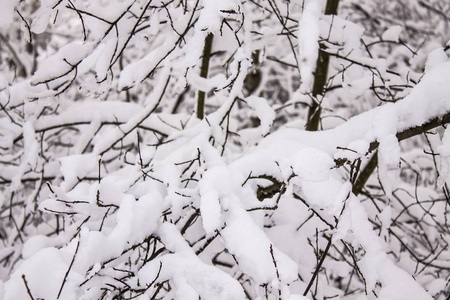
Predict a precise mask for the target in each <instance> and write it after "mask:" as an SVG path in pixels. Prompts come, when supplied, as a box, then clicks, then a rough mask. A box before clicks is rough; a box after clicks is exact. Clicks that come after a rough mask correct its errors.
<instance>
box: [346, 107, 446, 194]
mask: <svg viewBox="0 0 450 300" xmlns="http://www.w3.org/2000/svg"><path fill="white" fill-rule="evenodd" d="M448 123H450V113H447V114H445V115H444V116H442V117H436V118H434V119H431V120H430V121H428V122H426V123H424V124H422V125H421V126H414V127H411V128H408V129H405V130H403V131H401V132H398V133H397V135H396V136H397V139H398V140H399V141H403V140H406V139H408V138H411V137H413V136H416V135H419V134H422V133H425V132H427V131H429V130H431V129H433V128H436V127H439V126H441V125H444V124H448ZM379 144H380V143H379V142H378V141H375V142H372V143H371V144H370V148H369V151H374V150H376V149H377V148H378V146H379ZM377 165H378V155H377V153H376V152H375V153H374V155H373V157H372V158H371V159H370V161H369V163H368V164H367V165H366V166H365V167H364V169H363V170H362V171H361V173H360V174H359V176H358V179H356V181H355V184H354V185H353V190H352V191H353V193H354V194H355V195H358V194H359V193H360V192H361V190H362V189H363V188H364V185H365V184H366V182H367V180H369V177H370V175H371V174H372V173H373V171H375V168H376V167H377Z"/></svg>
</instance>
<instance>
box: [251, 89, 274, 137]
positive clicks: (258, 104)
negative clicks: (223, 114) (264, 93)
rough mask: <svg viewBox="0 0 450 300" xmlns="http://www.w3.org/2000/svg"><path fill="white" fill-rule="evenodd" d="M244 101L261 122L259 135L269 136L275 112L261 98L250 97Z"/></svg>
mask: <svg viewBox="0 0 450 300" xmlns="http://www.w3.org/2000/svg"><path fill="white" fill-rule="evenodd" d="M245 101H246V102H247V104H248V105H249V106H250V107H251V108H252V109H253V110H254V111H255V113H256V116H257V117H258V119H259V120H260V122H261V125H260V129H261V135H262V136H265V135H267V134H269V132H270V129H271V128H272V124H273V121H274V120H275V111H274V110H273V108H272V107H271V106H270V105H269V103H267V100H266V99H264V98H261V97H257V96H250V97H247V98H245Z"/></svg>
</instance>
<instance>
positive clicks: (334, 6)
mask: <svg viewBox="0 0 450 300" xmlns="http://www.w3.org/2000/svg"><path fill="white" fill-rule="evenodd" d="M338 5H339V0H328V1H327V6H326V8H325V15H337V10H338ZM329 63H330V55H329V54H328V53H327V52H326V51H325V46H324V45H322V44H320V48H319V57H318V58H317V65H316V73H315V74H314V85H313V91H312V94H313V98H314V99H313V100H312V102H311V106H310V107H309V111H308V119H307V123H306V126H305V129H306V130H308V131H317V130H318V129H319V123H320V114H321V110H322V109H321V107H320V104H319V102H318V101H317V96H318V95H321V96H323V94H324V91H325V84H326V83H327V75H328V65H329Z"/></svg>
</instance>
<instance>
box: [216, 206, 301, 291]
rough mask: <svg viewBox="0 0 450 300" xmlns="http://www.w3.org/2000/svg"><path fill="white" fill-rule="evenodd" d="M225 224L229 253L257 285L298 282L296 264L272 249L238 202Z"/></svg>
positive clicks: (263, 234)
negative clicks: (275, 282)
mask: <svg viewBox="0 0 450 300" xmlns="http://www.w3.org/2000/svg"><path fill="white" fill-rule="evenodd" d="M226 221H227V226H226V227H225V229H224V230H222V233H221V236H222V238H223V239H224V241H225V244H226V245H227V249H228V250H229V251H230V253H232V254H233V255H234V257H235V258H236V260H237V262H238V263H239V266H240V268H241V269H242V271H243V272H244V273H246V274H247V275H248V276H250V277H251V278H252V279H253V280H254V281H255V282H256V283H257V284H259V285H260V284H265V283H273V282H274V281H278V280H279V282H280V283H284V284H288V283H291V282H293V281H295V280H296V279H297V273H298V267H297V264H296V263H295V262H294V261H293V260H292V259H291V258H289V257H288V256H287V255H286V254H284V253H283V252H281V251H279V250H278V249H277V248H275V247H274V246H273V244H272V242H271V241H270V240H269V238H268V237H267V236H266V234H265V233H264V232H263V231H262V230H261V228H260V227H259V226H258V225H257V224H255V222H254V221H253V219H252V218H251V217H250V215H249V214H248V213H247V212H246V211H245V210H244V209H243V208H242V207H241V206H240V204H239V203H238V202H237V199H232V203H231V205H230V209H229V216H228V217H227V219H226ZM271 249H272V250H271ZM271 251H272V253H271ZM272 254H273V257H272Z"/></svg>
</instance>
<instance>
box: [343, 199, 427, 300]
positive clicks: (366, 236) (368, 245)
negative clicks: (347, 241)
mask: <svg viewBox="0 0 450 300" xmlns="http://www.w3.org/2000/svg"><path fill="white" fill-rule="evenodd" d="M347 205H348V209H347V210H346V211H345V213H344V215H343V217H345V218H347V220H350V222H351V225H350V228H349V229H350V230H351V232H352V233H353V234H354V236H355V240H354V242H353V244H354V246H355V247H358V246H359V245H361V246H362V247H363V249H364V250H365V255H364V257H363V258H362V259H361V260H360V262H359V266H360V269H361V272H362V273H363V275H364V279H365V282H366V285H367V290H368V291H371V290H373V289H374V288H375V284H376V283H377V282H380V283H381V284H382V287H381V290H380V292H379V293H378V296H379V299H383V300H401V299H412V300H427V299H432V298H431V296H430V295H429V294H428V293H427V292H426V291H425V290H424V289H423V288H422V287H421V286H420V285H419V284H418V283H417V282H416V281H415V280H414V279H413V277H412V276H410V275H409V274H408V273H406V272H405V271H403V270H402V269H400V268H399V267H397V266H395V265H394V263H393V262H392V261H391V260H390V259H389V257H388V256H387V254H386V253H385V251H384V247H383V244H382V243H381V239H380V237H378V236H377V234H376V233H375V232H374V231H373V229H372V224H371V223H370V222H369V220H368V218H367V213H366V211H365V209H364V207H363V206H362V205H361V204H360V203H359V201H358V199H357V198H356V197H355V196H352V197H351V198H350V199H349V201H348V203H347Z"/></svg>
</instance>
